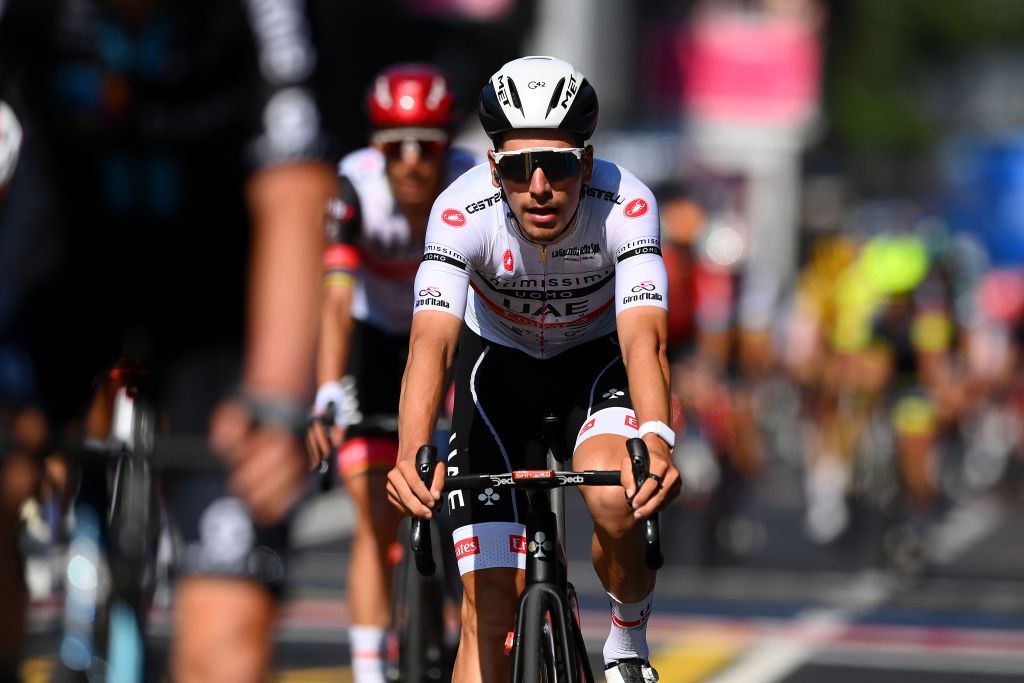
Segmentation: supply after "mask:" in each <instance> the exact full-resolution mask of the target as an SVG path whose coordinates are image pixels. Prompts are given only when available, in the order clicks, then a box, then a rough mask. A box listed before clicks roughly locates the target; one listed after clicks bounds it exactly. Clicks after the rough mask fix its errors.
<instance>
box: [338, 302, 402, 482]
mask: <svg viewBox="0 0 1024 683" xmlns="http://www.w3.org/2000/svg"><path fill="white" fill-rule="evenodd" d="M408 357H409V335H408V334H388V333H387V332H384V331H382V330H380V329H378V328H376V327H374V326H372V325H368V324H367V323H365V322H363V321H361V320H356V321H355V326H354V329H353V330H352V345H351V350H350V351H349V359H348V371H347V373H346V375H345V377H344V378H342V380H341V386H342V390H343V391H344V392H345V398H344V401H345V411H346V415H347V416H348V418H349V426H348V428H347V429H346V431H345V438H346V440H345V443H344V444H343V445H342V447H341V448H340V449H339V450H338V472H339V473H340V474H341V476H342V477H343V478H345V477H349V476H354V475H356V474H361V473H363V472H366V471H368V470H388V469H391V468H392V467H394V466H395V457H396V456H397V455H398V401H399V398H400V395H401V392H402V373H403V372H405V362H406V360H407V359H408Z"/></svg>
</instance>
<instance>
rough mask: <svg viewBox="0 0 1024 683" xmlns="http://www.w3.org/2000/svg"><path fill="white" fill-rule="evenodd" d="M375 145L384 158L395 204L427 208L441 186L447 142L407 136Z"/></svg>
mask: <svg viewBox="0 0 1024 683" xmlns="http://www.w3.org/2000/svg"><path fill="white" fill-rule="evenodd" d="M375 146H376V147H377V148H378V149H379V150H380V151H381V152H382V153H383V154H384V158H385V159H386V161H387V174H388V182H389V184H390V185H391V192H392V194H394V196H395V201H396V202H397V203H398V205H399V206H400V207H422V206H425V207H426V209H427V210H429V209H430V206H431V205H432V204H433V203H434V200H435V199H437V195H438V194H440V193H441V190H442V189H443V188H442V186H441V182H442V180H443V178H444V165H445V152H446V151H447V149H448V147H447V144H443V143H438V142H437V141H434V140H422V141H421V140H416V139H412V138H410V139H407V140H403V141H399V142H394V143H386V144H380V143H377V144H375Z"/></svg>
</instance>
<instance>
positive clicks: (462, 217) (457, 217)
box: [441, 209, 466, 228]
mask: <svg viewBox="0 0 1024 683" xmlns="http://www.w3.org/2000/svg"><path fill="white" fill-rule="evenodd" d="M441 220H443V221H444V222H445V223H447V224H448V225H450V226H452V227H453V228H461V227H462V226H463V225H465V224H466V214H464V213H462V212H461V211H459V210H458V209H445V210H444V211H443V212H442V213H441Z"/></svg>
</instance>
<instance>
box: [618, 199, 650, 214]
mask: <svg viewBox="0 0 1024 683" xmlns="http://www.w3.org/2000/svg"><path fill="white" fill-rule="evenodd" d="M649 208H650V204H648V203H647V201H646V200H644V199H639V198H638V199H634V200H633V201H631V202H630V203H629V204H626V208H624V209H623V210H622V213H623V214H625V216H626V218H640V216H643V215H644V214H645V213H647V209H649Z"/></svg>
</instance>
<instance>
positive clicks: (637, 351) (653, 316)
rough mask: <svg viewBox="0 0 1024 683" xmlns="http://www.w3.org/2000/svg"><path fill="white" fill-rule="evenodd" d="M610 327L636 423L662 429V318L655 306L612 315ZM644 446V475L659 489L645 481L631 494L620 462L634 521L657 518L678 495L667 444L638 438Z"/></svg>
mask: <svg viewBox="0 0 1024 683" xmlns="http://www.w3.org/2000/svg"><path fill="white" fill-rule="evenodd" d="M616 327H617V328H618V334H619V344H620V346H621V348H622V360H623V363H624V364H625V366H626V376H627V378H628V380H629V394H630V398H631V399H632V401H633V410H634V411H635V412H636V419H637V423H638V424H643V423H645V422H648V421H650V420H658V421H660V422H664V423H666V424H668V423H669V422H670V419H669V366H668V357H667V355H666V352H667V345H668V312H667V311H666V310H665V309H664V308H659V307H655V306H641V307H638V308H631V309H628V310H625V311H622V312H621V313H619V314H618V316H617V317H616ZM644 443H646V444H647V450H648V451H649V452H650V454H651V470H650V471H651V472H652V473H653V474H655V475H658V476H660V477H661V478H662V480H663V482H662V484H661V486H659V485H658V482H657V481H655V480H653V479H648V480H647V482H646V483H644V484H643V486H641V487H640V490H639V491H636V490H635V487H634V486H633V484H632V481H633V472H632V468H631V465H630V462H629V459H628V458H624V459H623V465H622V480H623V482H630V483H629V484H628V485H627V486H626V495H627V497H630V498H632V502H633V507H634V509H635V514H636V516H637V517H647V516H649V515H651V514H653V513H654V512H657V510H658V509H659V508H661V507H662V505H664V504H665V503H666V502H668V501H670V500H672V499H673V498H675V497H676V496H677V495H678V494H679V472H678V471H677V470H676V468H675V466H674V465H673V463H672V453H671V452H670V450H669V447H668V444H667V443H665V441H663V440H662V439H661V438H660V437H658V436H656V435H654V434H647V435H646V436H644Z"/></svg>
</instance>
